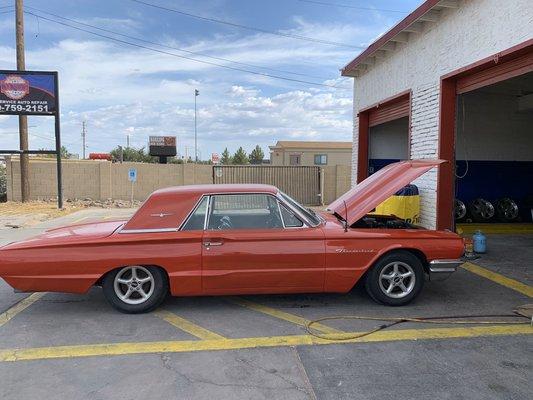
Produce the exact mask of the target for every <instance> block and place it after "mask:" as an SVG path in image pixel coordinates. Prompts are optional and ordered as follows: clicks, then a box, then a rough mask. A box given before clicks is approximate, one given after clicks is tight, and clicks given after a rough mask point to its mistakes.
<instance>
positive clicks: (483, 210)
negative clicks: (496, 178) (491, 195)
mask: <svg viewBox="0 0 533 400" xmlns="http://www.w3.org/2000/svg"><path fill="white" fill-rule="evenodd" d="M470 213H471V214H472V216H473V217H474V220H476V221H478V222H485V221H488V220H489V219H491V218H492V217H494V206H493V205H492V203H491V202H490V201H487V200H485V199H475V200H474V201H473V202H472V203H471V204H470Z"/></svg>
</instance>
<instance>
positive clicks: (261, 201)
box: [207, 194, 283, 230]
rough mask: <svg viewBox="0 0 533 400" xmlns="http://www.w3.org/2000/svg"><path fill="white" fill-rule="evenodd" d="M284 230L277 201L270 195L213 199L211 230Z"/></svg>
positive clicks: (210, 209)
mask: <svg viewBox="0 0 533 400" xmlns="http://www.w3.org/2000/svg"><path fill="white" fill-rule="evenodd" d="M275 228H283V222H282V220H281V215H280V213H279V208H278V203H277V200H276V199H275V198H274V197H273V196H270V195H268V194H229V195H216V196H212V197H211V206H210V208H209V218H208V227H207V229H210V230H228V229H275Z"/></svg>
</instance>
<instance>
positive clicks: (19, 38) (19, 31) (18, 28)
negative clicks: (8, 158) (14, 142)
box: [15, 0, 30, 202]
mask: <svg viewBox="0 0 533 400" xmlns="http://www.w3.org/2000/svg"><path fill="white" fill-rule="evenodd" d="M15 36H16V47H17V70H19V71H24V70H25V69H26V60H25V56H24V4H23V0H16V1H15ZM19 142H20V150H22V151H27V150H28V117H27V116H26V115H19ZM29 161H30V160H29V157H28V154H27V153H21V154H20V192H21V193H20V194H21V197H22V202H26V201H28V200H29V198H30V181H29Z"/></svg>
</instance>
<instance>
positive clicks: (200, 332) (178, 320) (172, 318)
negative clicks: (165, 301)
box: [155, 310, 226, 340]
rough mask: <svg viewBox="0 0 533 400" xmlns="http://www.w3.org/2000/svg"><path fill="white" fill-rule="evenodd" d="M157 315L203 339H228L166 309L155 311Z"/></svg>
mask: <svg viewBox="0 0 533 400" xmlns="http://www.w3.org/2000/svg"><path fill="white" fill-rule="evenodd" d="M155 315H156V316H158V317H159V318H161V319H164V320H165V321H167V322H168V323H169V324H171V325H173V326H175V327H176V328H178V329H181V330H182V331H184V332H187V333H189V334H191V335H193V336H196V337H197V338H199V339H202V340H226V338H225V337H224V336H222V335H219V334H218V333H215V332H212V331H210V330H208V329H205V328H202V327H201V326H199V325H196V324H195V323H193V322H191V321H189V320H186V319H185V318H182V317H179V316H177V315H176V314H174V313H171V312H170V311H166V310H158V311H156V312H155Z"/></svg>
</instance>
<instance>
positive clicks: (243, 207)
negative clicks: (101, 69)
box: [0, 160, 464, 313]
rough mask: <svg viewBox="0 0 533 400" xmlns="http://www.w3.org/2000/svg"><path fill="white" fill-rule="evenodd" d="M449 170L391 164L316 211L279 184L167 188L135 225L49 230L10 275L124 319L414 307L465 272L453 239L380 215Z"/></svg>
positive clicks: (14, 247)
mask: <svg viewBox="0 0 533 400" xmlns="http://www.w3.org/2000/svg"><path fill="white" fill-rule="evenodd" d="M441 162H442V161H439V160H412V161H402V162H399V163H395V164H391V165H389V166H387V167H385V168H383V169H381V170H380V171H378V172H377V173H375V174H373V175H372V176H370V177H369V178H367V179H366V180H364V181H363V182H361V183H360V184H358V185H356V186H355V187H354V188H353V189H351V190H350V191H348V192H347V193H345V194H344V195H343V196H341V197H340V198H339V199H337V200H336V201H334V202H333V203H332V204H330V205H329V206H328V208H327V211H326V212H315V211H313V210H311V209H309V208H306V207H304V206H302V205H301V204H299V203H298V202H297V201H295V200H294V199H292V198H291V197H289V196H288V195H286V194H285V193H283V192H281V191H280V190H278V189H277V188H276V187H273V186H269V185H197V186H181V187H173V188H167V189H161V190H157V191H155V192H154V193H152V194H151V195H150V196H149V198H148V199H147V200H146V201H145V202H144V203H143V205H142V206H141V207H140V208H139V210H137V212H136V213H135V214H134V215H133V216H132V217H131V218H130V219H129V220H127V221H104V222H97V223H86V224H78V225H72V226H66V227H61V228H56V229H50V230H48V231H46V232H44V233H43V234H41V235H39V236H36V237H33V238H30V239H27V240H23V241H20V242H15V243H10V244H8V245H6V246H3V247H1V248H0V277H2V278H3V279H4V280H5V281H6V282H7V283H8V284H9V285H11V286H12V287H13V288H15V290H17V291H23V292H36V291H49V292H70V293H84V292H86V291H87V290H89V289H90V288H91V287H92V286H95V285H96V286H101V287H102V289H103V294H104V296H105V297H106V298H107V300H108V301H109V303H110V304H111V305H112V306H113V307H115V308H116V309H118V310H120V311H123V312H127V313H139V312H146V311H150V310H153V309H154V308H156V307H157V306H159V305H160V304H161V303H162V302H163V301H164V299H165V298H166V296H167V295H168V294H171V295H173V296H201V295H231V294H266V293H310V292H337V293H344V292H348V291H349V290H350V289H351V288H352V287H353V286H354V285H355V284H356V283H357V282H358V281H359V280H363V281H364V285H365V287H366V290H367V291H368V294H369V295H370V296H371V297H372V298H373V299H374V300H375V301H377V302H379V303H383V304H387V305H392V306H398V305H404V304H407V303H408V302H410V301H411V300H413V299H414V298H415V297H416V296H417V295H418V294H419V293H420V291H421V290H422V287H423V285H424V281H425V280H426V279H430V280H438V279H439V278H443V277H447V276H448V275H450V273H452V272H453V271H455V270H456V269H457V267H458V266H459V265H460V264H461V263H462V261H461V256H462V255H463V253H464V243H463V240H462V239H461V237H459V236H458V235H456V234H455V233H453V232H450V231H435V230H428V229H424V228H421V227H417V226H414V225H411V224H409V223H406V222H404V221H403V220H401V219H398V218H396V217H394V216H382V215H375V214H373V213H372V211H373V209H374V208H375V207H376V206H377V205H378V204H380V203H381V202H383V201H384V200H385V199H387V198H388V197H389V196H391V195H392V194H394V193H395V192H396V191H398V190H399V189H401V188H402V187H403V186H405V185H406V184H408V183H410V182H411V181H413V180H414V179H416V178H417V177H419V176H421V175H422V174H424V173H425V172H427V171H429V170H430V169H432V168H434V167H437V166H438V165H439V164H440V163H441Z"/></svg>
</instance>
